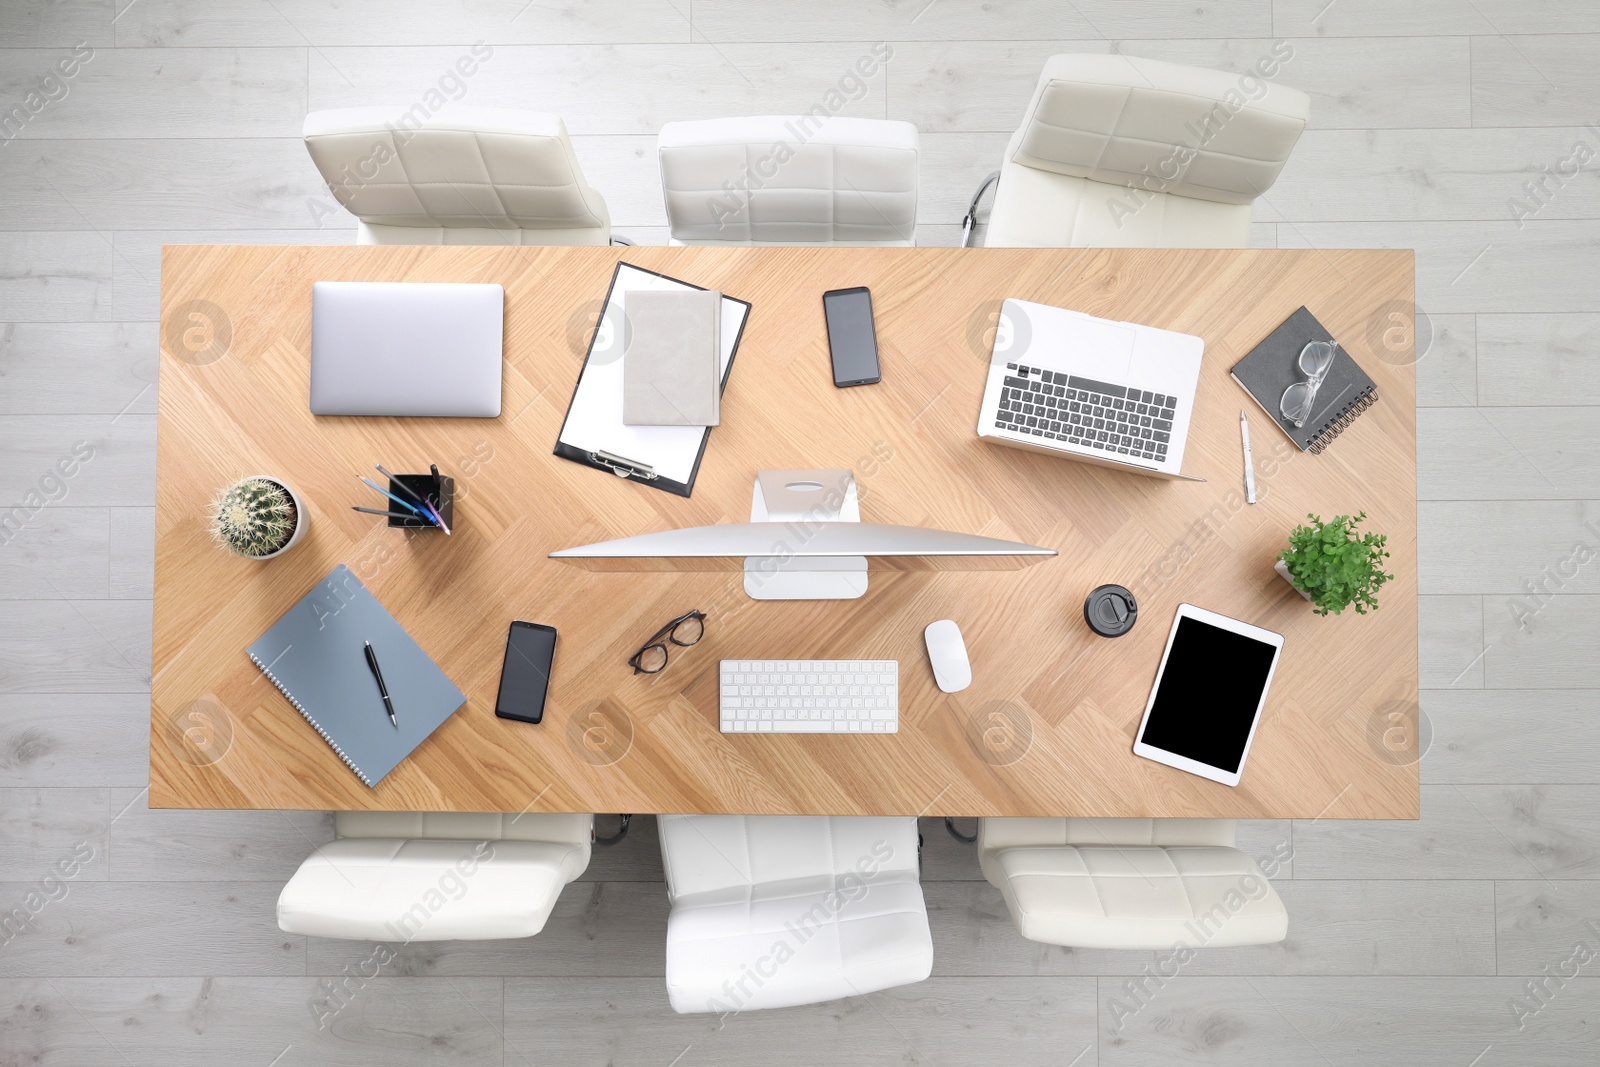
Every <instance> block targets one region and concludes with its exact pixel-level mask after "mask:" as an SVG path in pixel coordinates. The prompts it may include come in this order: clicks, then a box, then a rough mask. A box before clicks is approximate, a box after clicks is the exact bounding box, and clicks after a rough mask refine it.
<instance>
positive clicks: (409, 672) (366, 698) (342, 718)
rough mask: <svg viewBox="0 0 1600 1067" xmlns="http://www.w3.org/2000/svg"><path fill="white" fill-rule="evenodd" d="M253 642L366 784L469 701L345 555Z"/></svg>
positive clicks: (260, 658)
mask: <svg viewBox="0 0 1600 1067" xmlns="http://www.w3.org/2000/svg"><path fill="white" fill-rule="evenodd" d="M366 642H371V643H372V651H373V653H374V654H375V655H376V656H377V657H378V668H379V669H380V670H382V671H383V681H384V684H385V685H386V686H387V687H388V689H389V696H390V698H391V699H392V700H393V701H394V716H395V722H394V723H391V722H390V721H389V715H388V713H387V712H386V711H384V708H383V697H382V695H381V694H380V693H379V691H378V682H377V679H375V678H374V677H373V676H372V669H371V668H370V667H368V666H367V657H366V653H365V643H366ZM249 651H250V658H251V659H253V660H255V663H256V666H257V667H260V668H261V671H262V673H264V674H265V675H266V676H267V677H268V678H269V679H271V681H272V684H273V685H275V686H277V687H278V688H279V689H280V690H282V691H283V695H284V696H286V697H288V698H289V703H291V704H293V705H294V708H295V710H296V711H298V712H299V713H300V714H301V715H303V716H304V717H305V720H306V722H308V723H310V724H311V728H312V729H314V730H316V731H317V733H319V734H321V735H322V739H323V740H324V741H326V742H328V745H329V747H331V748H332V749H333V751H334V752H335V753H337V754H338V756H339V758H340V759H342V760H344V761H345V763H346V764H347V765H348V766H349V768H350V769H351V770H352V771H355V772H356V777H358V778H360V779H361V780H362V781H363V782H365V783H366V784H367V785H368V786H375V785H377V784H378V783H379V782H380V781H382V780H383V777H384V775H386V774H388V773H389V772H390V771H392V770H394V769H395V767H396V766H398V765H399V763H400V761H401V760H403V759H405V758H406V757H407V756H409V755H411V751H412V750H413V749H415V748H416V747H417V746H418V745H420V744H422V742H424V741H426V740H427V739H428V735H429V734H431V733H433V731H435V730H437V729H438V728H439V727H440V725H442V724H443V723H444V721H445V720H446V719H448V718H449V717H450V716H451V715H453V714H454V713H455V711H456V709H457V708H459V707H461V705H462V704H464V703H466V700H467V698H466V697H464V696H462V694H461V690H459V689H457V688H456V687H455V686H454V685H453V684H452V683H451V681H450V679H449V678H447V677H445V674H444V672H443V671H441V670H440V669H439V668H438V667H437V666H435V665H434V662H433V660H431V659H429V658H428V654H427V653H426V652H424V651H422V648H421V647H420V646H419V645H418V644H417V643H416V642H415V641H413V640H412V639H411V635H410V634H408V633H406V631H405V628H404V627H402V626H401V625H400V624H399V623H398V622H396V621H395V618H394V616H393V615H390V614H389V612H388V610H387V609H386V608H385V607H384V606H383V605H382V604H380V603H378V599H377V597H374V596H373V595H372V594H371V593H370V592H368V590H367V587H366V586H364V585H362V584H361V579H359V578H357V577H356V576H355V575H354V574H352V573H351V572H350V568H349V567H346V566H345V565H344V564H342V563H341V564H340V565H339V566H337V567H335V568H334V569H333V571H332V573H330V574H329V575H328V576H327V577H326V578H324V579H323V580H322V581H320V582H318V583H317V585H316V587H315V588H314V589H312V590H311V592H309V593H307V594H306V595H305V596H304V597H302V598H301V600H300V602H299V603H298V604H296V605H295V606H294V607H292V608H290V609H289V610H288V611H287V612H285V613H284V616H283V618H281V619H279V620H278V621H277V622H275V623H273V625H272V629H270V630H268V631H267V632H266V633H264V634H262V635H261V638H260V640H258V641H257V642H256V643H255V644H253V645H251V646H250V649H249ZM396 723H397V724H398V725H396Z"/></svg>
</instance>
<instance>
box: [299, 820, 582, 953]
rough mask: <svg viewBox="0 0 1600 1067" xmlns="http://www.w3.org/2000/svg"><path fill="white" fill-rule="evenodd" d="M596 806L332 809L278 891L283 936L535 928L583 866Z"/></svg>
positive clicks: (386, 936) (515, 933) (514, 933)
mask: <svg viewBox="0 0 1600 1067" xmlns="http://www.w3.org/2000/svg"><path fill="white" fill-rule="evenodd" d="M593 829H594V816H592V815H552V814H523V815H498V814H492V813H490V814H476V813H469V812H412V811H341V812H335V813H334V832H335V833H336V834H337V835H338V836H337V838H336V839H335V840H333V841H330V842H328V843H327V844H325V845H323V846H322V847H321V848H319V849H317V850H316V851H315V852H313V853H312V854H311V855H310V856H309V857H307V858H306V860H305V862H304V863H302V864H300V869H299V870H298V871H296V872H295V874H294V877H293V878H291V879H289V883H288V884H287V885H285V886H284V887H283V892H282V893H281V894H279V896H278V926H279V928H280V929H282V930H284V931H285V932H287V933H291V934H310V935H312V936H313V937H343V938H359V939H361V940H372V941H389V942H411V941H451V940H462V941H475V940H484V939H488V938H502V937H531V936H532V935H534V934H537V933H538V932H539V931H540V930H542V929H544V924H545V920H546V919H548V918H549V917H550V909H551V908H553V907H555V903H556V898H557V897H558V896H560V895H561V887H562V886H564V885H566V884H567V883H568V882H570V881H572V880H573V879H574V878H576V877H578V875H580V874H582V873H583V871H584V868H585V867H587V866H588V865H589V850H590V841H591V838H592V836H593Z"/></svg>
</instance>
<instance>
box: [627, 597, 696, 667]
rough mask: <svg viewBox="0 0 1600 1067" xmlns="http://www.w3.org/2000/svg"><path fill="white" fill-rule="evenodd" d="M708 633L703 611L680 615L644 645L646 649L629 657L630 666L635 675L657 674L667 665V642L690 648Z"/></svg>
mask: <svg viewBox="0 0 1600 1067" xmlns="http://www.w3.org/2000/svg"><path fill="white" fill-rule="evenodd" d="M705 633H706V616H705V613H704V612H702V611H698V610H696V611H691V612H689V614H687V615H679V616H678V617H677V618H676V619H673V620H672V621H671V622H669V623H667V624H666V625H665V626H663V627H662V628H661V629H659V630H657V631H656V633H655V636H654V637H652V638H650V640H648V641H646V642H645V643H644V647H643V648H641V649H639V651H637V652H635V653H634V654H633V655H632V656H629V657H628V666H630V667H632V668H633V673H634V674H655V673H656V672H657V671H659V670H661V668H663V667H665V666H666V665H667V645H666V641H663V640H662V638H666V640H667V641H671V642H672V643H673V644H675V645H677V646H678V647H679V648H688V647H689V646H690V645H692V644H694V643H695V642H696V641H698V640H700V638H702V637H704V636H705Z"/></svg>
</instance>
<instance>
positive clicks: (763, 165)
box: [656, 115, 918, 246]
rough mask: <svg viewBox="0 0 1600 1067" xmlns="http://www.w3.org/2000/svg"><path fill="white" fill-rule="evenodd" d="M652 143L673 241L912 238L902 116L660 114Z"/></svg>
mask: <svg viewBox="0 0 1600 1067" xmlns="http://www.w3.org/2000/svg"><path fill="white" fill-rule="evenodd" d="M656 144H657V149H658V152H659V154H660V159H661V187H662V189H663V191H664V192H665V194H666V202H667V222H668V224H669V225H670V226H671V229H672V243H673V244H684V245H786V244H787V245H818V244H821V245H829V244H831V245H901V246H905V245H911V244H914V243H915V236H916V227H917V159H918V147H917V128H916V127H915V126H913V125H911V123H909V122H889V121H885V120H882V119H855V118H839V117H832V118H819V117H817V116H815V115H778V116H765V117H760V118H736V119H706V120H704V121H699V122H669V123H667V125H665V126H663V127H662V128H661V133H660V135H659V136H658V137H657V139H656Z"/></svg>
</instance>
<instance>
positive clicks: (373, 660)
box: [362, 641, 400, 727]
mask: <svg viewBox="0 0 1600 1067" xmlns="http://www.w3.org/2000/svg"><path fill="white" fill-rule="evenodd" d="M362 644H363V645H364V646H365V647H366V650H367V666H368V667H371V668H372V676H373V677H374V678H376V679H377V680H378V692H379V693H380V694H381V695H382V696H383V710H384V711H387V712H388V713H389V721H390V722H392V723H394V724H395V726H397V727H398V726H399V725H400V720H399V719H397V718H395V717H394V701H392V700H390V699H389V687H388V686H386V685H384V684H383V672H382V671H380V670H379V669H378V656H377V653H375V652H373V651H372V642H371V641H363V642H362Z"/></svg>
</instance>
